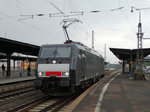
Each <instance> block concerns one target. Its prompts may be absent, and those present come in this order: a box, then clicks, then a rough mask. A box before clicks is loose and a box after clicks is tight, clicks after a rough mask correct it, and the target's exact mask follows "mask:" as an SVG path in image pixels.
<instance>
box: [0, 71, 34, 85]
mask: <svg viewBox="0 0 150 112" xmlns="http://www.w3.org/2000/svg"><path fill="white" fill-rule="evenodd" d="M35 78H36V76H35V75H34V71H31V75H30V76H28V75H27V72H26V71H24V72H23V73H22V74H21V75H20V73H19V71H15V72H14V71H12V73H11V75H10V76H9V77H8V76H6V73H5V74H4V75H3V74H2V72H1V71H0V86H1V85H7V84H12V83H17V82H23V81H30V80H34V79H35Z"/></svg>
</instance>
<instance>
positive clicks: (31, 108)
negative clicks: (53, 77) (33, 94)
mask: <svg viewBox="0 0 150 112" xmlns="http://www.w3.org/2000/svg"><path fill="white" fill-rule="evenodd" d="M78 95H79V93H78V94H77V93H76V94H74V95H71V96H65V97H50V96H45V97H42V98H39V99H36V100H34V101H30V102H28V103H26V104H23V105H20V106H18V107H15V108H12V109H10V110H8V111H7V112H16V111H17V112H35V111H36V112H48V111H50V112H58V111H59V110H60V109H61V108H63V107H64V106H65V105H67V104H68V103H70V102H71V101H73V100H74V99H75V98H76V97H77V96H78Z"/></svg>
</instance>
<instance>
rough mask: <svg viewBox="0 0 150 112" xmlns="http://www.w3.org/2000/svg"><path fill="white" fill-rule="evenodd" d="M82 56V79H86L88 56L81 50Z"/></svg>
mask: <svg viewBox="0 0 150 112" xmlns="http://www.w3.org/2000/svg"><path fill="white" fill-rule="evenodd" d="M80 55H81V78H82V79H85V78H86V55H85V52H84V51H82V50H80Z"/></svg>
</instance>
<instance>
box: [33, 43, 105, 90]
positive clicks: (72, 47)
mask: <svg viewBox="0 0 150 112" xmlns="http://www.w3.org/2000/svg"><path fill="white" fill-rule="evenodd" d="M36 70H37V73H36V76H37V78H36V80H35V86H36V88H38V89H41V90H42V91H43V92H46V93H55V92H56V93H61V92H67V93H73V92H75V91H76V89H78V88H85V87H87V86H89V85H91V83H94V82H96V81H97V80H99V79H100V78H101V77H103V76H104V59H103V57H102V56H101V55H100V54H98V53H97V52H96V51H94V50H92V49H90V48H88V47H86V46H85V45H83V44H81V43H77V42H70V43H65V44H56V45H43V46H42V47H41V49H40V51H39V56H38V60H37V64H36Z"/></svg>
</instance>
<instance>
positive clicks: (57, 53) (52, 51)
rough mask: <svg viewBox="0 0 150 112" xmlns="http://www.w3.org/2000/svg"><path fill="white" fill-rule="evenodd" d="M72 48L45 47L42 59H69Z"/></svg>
mask: <svg viewBox="0 0 150 112" xmlns="http://www.w3.org/2000/svg"><path fill="white" fill-rule="evenodd" d="M70 52H71V47H67V46H62V47H43V49H42V51H41V56H40V58H69V57H70Z"/></svg>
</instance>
